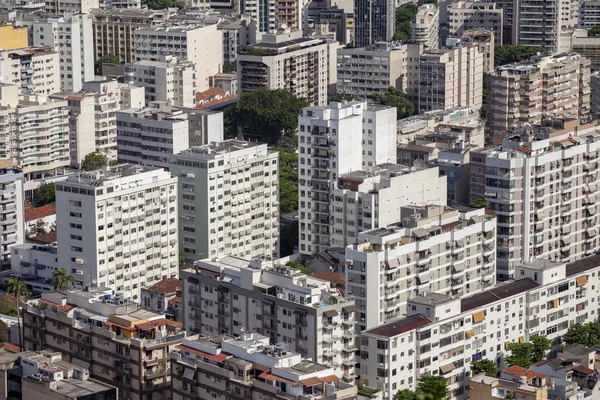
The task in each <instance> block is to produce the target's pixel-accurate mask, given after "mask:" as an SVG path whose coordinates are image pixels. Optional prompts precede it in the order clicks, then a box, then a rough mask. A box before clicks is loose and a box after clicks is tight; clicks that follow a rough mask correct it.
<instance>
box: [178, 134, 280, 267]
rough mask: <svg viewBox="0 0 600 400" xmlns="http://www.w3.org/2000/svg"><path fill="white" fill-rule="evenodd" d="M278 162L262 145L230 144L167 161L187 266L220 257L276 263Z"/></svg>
mask: <svg viewBox="0 0 600 400" xmlns="http://www.w3.org/2000/svg"><path fill="white" fill-rule="evenodd" d="M278 159H279V154H278V153H277V152H276V151H272V150H269V149H268V148H267V145H266V144H262V143H256V142H245V141H242V140H233V139H232V140H226V141H224V142H220V143H211V144H207V145H205V146H200V147H192V148H190V149H187V150H184V151H182V152H180V153H179V154H178V155H175V156H174V157H172V158H171V161H170V165H169V170H170V171H171V173H172V174H173V176H175V177H177V179H178V182H179V193H180V196H181V197H180V198H179V217H180V221H179V224H180V225H181V230H180V231H179V243H181V251H182V252H183V254H184V255H185V257H186V263H187V264H190V265H191V264H192V262H193V261H195V260H199V259H203V258H209V257H210V258H213V257H220V256H224V255H232V256H237V257H242V258H247V259H251V258H256V257H258V258H262V259H273V258H277V255H278V253H279V245H278V239H279V218H278V217H279V201H278V199H279V190H278Z"/></svg>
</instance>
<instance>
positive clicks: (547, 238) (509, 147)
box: [485, 131, 600, 280]
mask: <svg viewBox="0 0 600 400" xmlns="http://www.w3.org/2000/svg"><path fill="white" fill-rule="evenodd" d="M534 135H535V139H534ZM569 136H571V135H567V134H565V135H563V136H562V137H548V134H547V133H546V135H545V137H544V133H543V132H526V133H525V134H523V136H522V137H520V136H519V135H514V136H513V137H509V138H507V139H504V140H503V141H502V146H501V147H500V148H497V149H494V150H489V151H486V152H485V153H486V158H485V174H486V175H485V176H486V187H485V196H486V202H487V208H488V209H490V210H493V211H494V212H495V213H496V214H497V215H498V278H499V279H502V280H503V279H511V278H516V276H515V267H516V266H517V265H520V264H521V263H524V262H528V261H531V260H534V259H542V258H543V259H549V260H555V261H559V262H571V261H575V260H578V259H581V258H583V257H587V256H589V255H592V254H593V253H595V252H596V251H597V250H598V243H597V239H596V235H595V234H594V233H593V232H591V231H590V230H591V229H594V228H595V227H596V226H597V225H598V222H599V219H598V217H597V214H596V207H597V201H598V199H597V197H596V194H597V191H598V185H599V184H600V180H599V179H598V172H597V166H598V164H597V162H598V155H599V151H600V141H599V140H598V137H597V134H596V133H595V132H594V131H590V132H587V133H585V132H581V133H579V134H578V135H577V134H573V135H572V136H571V137H569Z"/></svg>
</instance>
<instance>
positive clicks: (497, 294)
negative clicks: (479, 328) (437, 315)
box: [460, 278, 540, 312]
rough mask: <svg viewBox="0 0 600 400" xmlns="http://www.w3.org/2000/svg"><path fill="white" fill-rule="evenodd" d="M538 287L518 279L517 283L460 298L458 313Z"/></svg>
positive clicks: (528, 280)
mask: <svg viewBox="0 0 600 400" xmlns="http://www.w3.org/2000/svg"><path fill="white" fill-rule="evenodd" d="M539 286H540V285H539V284H537V283H536V282H534V281H533V280H531V279H530V278H525V279H519V280H518V281H513V282H509V283H506V284H504V285H500V286H496V287H494V288H492V289H490V290H486V291H485V292H481V293H476V294H474V295H473V296H469V297H462V298H461V301H460V311H461V312H465V311H469V310H472V309H475V308H479V307H482V306H486V305H488V304H490V303H494V302H496V301H498V300H502V299H506V298H508V297H511V296H514V295H517V294H520V293H524V292H526V291H527V290H530V289H534V288H536V287H539Z"/></svg>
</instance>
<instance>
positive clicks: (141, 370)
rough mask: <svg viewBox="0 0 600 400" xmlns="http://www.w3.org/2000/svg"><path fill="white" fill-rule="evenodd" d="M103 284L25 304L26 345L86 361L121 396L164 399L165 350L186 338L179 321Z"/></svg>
mask: <svg viewBox="0 0 600 400" xmlns="http://www.w3.org/2000/svg"><path fill="white" fill-rule="evenodd" d="M113 293H114V292H113V291H112V290H110V289H106V288H90V289H89V290H87V291H79V290H71V291H64V292H45V293H43V294H42V297H41V299H39V300H34V301H31V302H30V303H29V304H26V305H25V309H24V313H23V314H24V315H23V329H24V331H25V334H24V338H25V339H24V341H25V348H26V349H28V350H41V349H47V350H51V351H54V352H59V353H61V354H62V355H63V356H64V357H65V359H66V360H67V361H69V362H72V363H76V364H78V365H87V366H88V369H89V374H90V376H91V377H92V378H94V379H95V380H97V381H100V382H102V383H108V384H110V385H113V386H115V387H117V388H118V393H119V398H122V399H132V400H145V399H147V398H148V397H149V396H150V397H151V398H153V399H155V398H156V399H168V398H169V388H170V374H171V368H170V360H169V357H168V355H169V352H170V351H171V350H173V349H175V347H176V346H177V345H179V344H181V339H183V338H184V337H185V332H183V331H182V329H181V323H178V322H174V321H170V320H167V319H166V318H165V315H164V314H157V313H154V312H151V311H147V310H144V309H141V308H139V307H138V306H137V305H136V304H135V303H131V302H128V301H126V300H124V299H123V298H122V297H120V296H118V295H114V294H113Z"/></svg>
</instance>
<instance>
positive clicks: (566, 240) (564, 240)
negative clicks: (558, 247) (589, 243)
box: [560, 236, 571, 244]
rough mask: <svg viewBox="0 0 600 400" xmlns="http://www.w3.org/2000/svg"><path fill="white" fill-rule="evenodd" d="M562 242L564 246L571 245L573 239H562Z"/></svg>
mask: <svg viewBox="0 0 600 400" xmlns="http://www.w3.org/2000/svg"><path fill="white" fill-rule="evenodd" d="M560 241H561V242H563V243H564V244H571V238H570V237H568V236H567V237H563V238H560Z"/></svg>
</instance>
